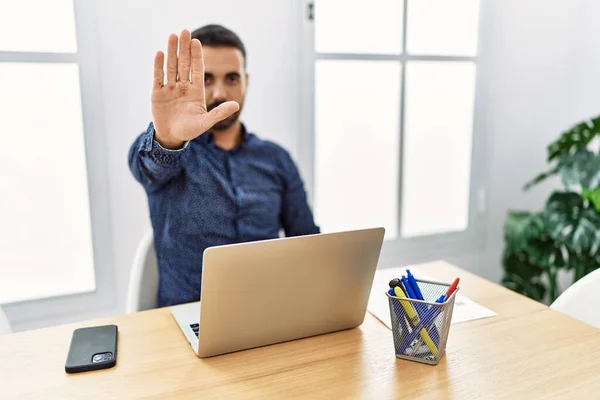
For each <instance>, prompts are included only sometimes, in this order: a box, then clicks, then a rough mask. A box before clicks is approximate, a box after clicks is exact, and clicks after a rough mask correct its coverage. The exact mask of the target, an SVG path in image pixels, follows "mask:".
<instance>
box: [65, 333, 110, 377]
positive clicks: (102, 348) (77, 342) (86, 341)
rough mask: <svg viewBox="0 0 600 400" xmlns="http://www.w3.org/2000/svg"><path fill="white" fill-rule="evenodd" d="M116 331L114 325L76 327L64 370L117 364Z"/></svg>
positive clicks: (105, 366) (80, 370) (97, 367)
mask: <svg viewBox="0 0 600 400" xmlns="http://www.w3.org/2000/svg"><path fill="white" fill-rule="evenodd" d="M118 331H119V330H118V328H117V326H116V325H103V326H93V327H90V328H80V329H76V330H75V331H74V332H73V337H72V338H71V346H70V347H69V354H68V355H67V362H66V363H65V371H66V372H68V373H70V374H72V373H75V372H84V371H94V370H97V369H105V368H111V367H114V366H115V365H116V364H117V336H118Z"/></svg>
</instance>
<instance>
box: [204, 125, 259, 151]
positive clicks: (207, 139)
mask: <svg viewBox="0 0 600 400" xmlns="http://www.w3.org/2000/svg"><path fill="white" fill-rule="evenodd" d="M251 137H252V134H251V133H249V132H248V130H247V129H246V126H245V125H244V124H242V143H241V144H240V145H239V146H237V147H234V148H233V149H231V150H229V151H230V152H232V153H236V152H238V151H240V150H241V149H242V148H244V147H245V146H246V145H247V144H248V142H249V141H250V139H251ZM197 140H198V141H199V142H200V143H202V144H203V145H205V146H207V147H209V148H214V149H216V148H217V146H215V140H214V135H213V133H212V131H207V132H206V133H204V134H202V135H200V136H199V137H198V138H197Z"/></svg>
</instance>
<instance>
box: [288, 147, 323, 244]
mask: <svg viewBox="0 0 600 400" xmlns="http://www.w3.org/2000/svg"><path fill="white" fill-rule="evenodd" d="M283 174H284V177H285V178H284V179H285V181H284V186H285V187H284V193H283V201H282V212H281V218H282V224H283V229H284V231H285V235H286V236H300V235H310V234H314V233H320V231H321V230H320V229H319V227H318V226H317V225H316V224H315V221H314V218H313V214H312V211H311V210H310V207H309V206H308V201H307V199H306V192H305V190H304V184H303V183H302V179H301V178H300V174H299V173H298V168H296V165H295V164H294V161H293V160H292V158H291V157H290V155H289V154H288V153H287V152H285V155H284V160H283Z"/></svg>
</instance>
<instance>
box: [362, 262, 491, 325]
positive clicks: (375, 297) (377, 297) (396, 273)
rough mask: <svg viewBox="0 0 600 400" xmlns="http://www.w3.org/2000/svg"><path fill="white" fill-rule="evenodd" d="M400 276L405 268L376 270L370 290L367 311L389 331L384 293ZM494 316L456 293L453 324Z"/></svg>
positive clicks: (419, 275) (416, 274)
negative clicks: (390, 283)
mask: <svg viewBox="0 0 600 400" xmlns="http://www.w3.org/2000/svg"><path fill="white" fill-rule="evenodd" d="M409 269H410V272H411V273H412V274H413V275H414V277H415V278H417V279H423V280H432V281H438V279H435V278H432V277H430V276H427V275H425V274H422V273H421V272H420V271H419V270H418V269H416V268H409ZM402 275H406V268H386V269H381V270H377V272H376V273H375V279H374V280H373V287H372V288H371V296H370V297H369V304H368V305H367V310H368V311H369V312H370V313H371V314H373V316H374V317H375V318H377V319H378V320H380V321H381V322H383V323H384V324H385V325H386V326H387V327H388V328H390V329H392V321H391V317H390V305H389V302H388V298H387V296H386V295H385V291H386V289H387V288H389V286H388V284H389V282H390V281H391V280H392V279H394V278H399V277H401V276H402ZM449 283H450V282H449ZM459 286H460V285H459ZM495 315H496V313H495V312H493V311H492V310H490V309H488V308H485V307H483V306H482V305H480V304H478V303H475V302H474V301H473V300H471V299H469V298H468V297H466V296H463V295H462V294H460V293H457V295H456V300H455V301H454V310H453V311H452V323H453V324H458V323H461V322H466V321H472V320H474V319H480V318H488V317H493V316H495Z"/></svg>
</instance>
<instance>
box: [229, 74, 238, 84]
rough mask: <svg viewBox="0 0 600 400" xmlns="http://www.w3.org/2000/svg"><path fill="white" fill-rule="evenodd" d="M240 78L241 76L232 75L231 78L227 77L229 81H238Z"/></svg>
mask: <svg viewBox="0 0 600 400" xmlns="http://www.w3.org/2000/svg"><path fill="white" fill-rule="evenodd" d="M239 80H240V77H239V76H230V77H229V78H227V81H228V82H229V83H237V82H238V81H239Z"/></svg>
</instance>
